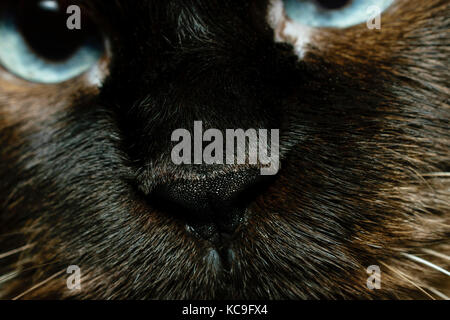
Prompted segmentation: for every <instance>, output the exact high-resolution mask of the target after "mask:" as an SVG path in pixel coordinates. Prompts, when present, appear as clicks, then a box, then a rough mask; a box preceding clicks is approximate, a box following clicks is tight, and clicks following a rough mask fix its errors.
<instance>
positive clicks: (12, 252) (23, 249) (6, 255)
mask: <svg viewBox="0 0 450 320" xmlns="http://www.w3.org/2000/svg"><path fill="white" fill-rule="evenodd" d="M33 246H34V244H27V245H26V246H23V247H20V248H17V249H14V250H11V251H8V252H5V253H2V254H0V259H4V258H7V257H9V256H12V255H13V254H16V253H19V252H23V251H25V250H28V249H30V248H32V247H33Z"/></svg>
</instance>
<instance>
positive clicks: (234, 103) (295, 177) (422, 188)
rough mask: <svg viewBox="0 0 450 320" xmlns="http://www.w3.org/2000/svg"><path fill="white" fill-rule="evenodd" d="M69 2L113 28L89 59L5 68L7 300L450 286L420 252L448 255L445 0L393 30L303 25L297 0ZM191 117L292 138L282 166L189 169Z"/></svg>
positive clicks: (426, 3)
mask: <svg viewBox="0 0 450 320" xmlns="http://www.w3.org/2000/svg"><path fill="white" fill-rule="evenodd" d="M356 1H357V0H356ZM26 2H27V1H25V3H26ZM73 2H74V3H76V4H77V5H79V7H80V8H81V11H82V12H83V15H82V30H83V26H89V28H91V29H87V31H86V29H84V30H85V31H86V32H87V34H88V35H84V36H85V37H89V36H90V35H89V32H91V31H92V30H100V31H101V32H100V33H99V34H96V35H95V37H93V38H92V39H98V37H100V38H101V37H103V35H104V37H103V39H105V42H104V44H103V46H100V47H96V48H95V50H97V51H95V52H97V53H99V52H100V54H101V55H98V56H97V59H96V60H94V62H95V63H92V64H91V65H90V67H89V68H86V70H83V72H81V73H80V74H79V75H77V76H73V77H71V76H70V73H68V71H67V70H68V68H71V67H70V66H71V65H70V64H67V65H66V66H65V67H64V68H63V69H56V67H54V65H50V66H49V67H47V66H45V68H46V69H45V68H44V67H40V69H39V68H38V69H37V70H36V72H35V73H31V72H29V70H30V68H33V64H34V63H35V61H34V60H24V61H28V62H27V63H24V64H23V66H21V68H16V69H15V70H14V71H16V72H12V70H11V68H12V67H14V66H12V65H5V63H3V65H1V66H0V148H1V149H0V220H1V224H0V228H1V230H0V249H1V251H0V257H1V258H0V259H1V260H0V272H1V273H0V279H2V280H0V297H2V298H9V297H15V296H19V297H21V298H44V297H52V298H64V297H72V296H75V297H77V298H122V299H124V298H174V299H179V298H202V299H204V298H206V299H208V298H236V299H240V298H275V299H277V298H405V297H409V298H414V297H420V298H426V297H427V296H428V297H430V296H432V297H436V298H439V297H440V298H442V297H445V295H449V294H450V292H449V287H450V286H449V281H448V277H447V276H446V275H445V273H442V272H439V271H436V270H434V269H433V268H431V267H429V266H426V265H424V264H423V263H420V260H418V259H416V261H413V260H412V259H415V258H421V259H424V260H427V261H429V262H432V263H434V264H436V265H439V266H441V267H442V268H444V269H445V267H446V265H445V264H447V266H448V263H449V261H448V259H446V258H445V255H446V254H447V255H448V253H449V235H450V229H449V218H450V213H449V203H448V199H449V195H450V193H449V187H450V184H449V180H448V178H449V175H448V169H449V143H450V136H449V128H448V126H449V123H448V121H449V105H448V103H449V90H448V85H449V80H450V79H449V72H448V59H449V47H448V43H449V40H450V38H449V31H448V30H449V28H450V23H449V19H448V17H449V14H450V4H449V3H448V1H446V0H420V1H419V0H417V1H408V0H396V1H394V3H393V4H392V5H391V6H390V7H389V8H387V9H386V10H385V11H384V13H383V15H382V21H381V29H369V28H368V26H367V24H366V22H365V21H364V22H362V23H355V24H353V25H352V26H348V27H346V28H338V27H333V26H329V27H327V28H322V27H319V26H312V25H310V26H309V27H306V26H305V25H304V24H302V21H301V20H300V21H299V20H296V19H297V18H296V19H294V17H293V16H289V13H291V12H296V9H299V8H297V7H295V6H296V5H299V6H300V4H296V3H295V1H281V0H273V1H264V0H245V1H235V2H233V1H212V0H204V1H203V0H195V1H194V0H171V1H156V0H139V1H137V0H136V1H129V0H117V1H99V0H95V1H73ZM332 2H333V1H329V2H328V3H329V4H330V3H332ZM341 2H342V1H334V3H335V4H336V3H341ZM382 2H383V1H382ZM1 3H2V5H1V6H0V8H1V10H2V12H6V13H5V14H3V15H0V17H1V19H7V18H6V16H8V15H11V14H12V15H14V14H18V13H17V12H19V11H20V10H22V11H20V12H24V11H23V10H25V9H23V8H20V9H17V7H14V8H13V9H11V7H10V4H11V2H10V1H2V2H1ZM28 3H30V2H28ZM47 3H52V1H50V2H48V1H47ZM311 3H312V2H311ZM21 5H24V4H23V2H22V4H21ZM65 5H66V3H65V2H64V1H61V2H59V6H60V7H64V6H65ZM313 5H315V6H318V5H319V4H318V3H314V4H313ZM24 6H25V7H27V6H28V5H24ZM292 6H294V9H292ZM287 7H289V10H287ZM27 8H28V9H30V7H27ZM64 8H65V7H64ZM28 9H27V10H28ZM300 9H301V8H300ZM34 10H37V11H36V12H37V14H35V15H32V16H33V17H35V18H36V19H37V20H38V21H39V19H43V17H42V18H39V17H40V16H39V15H40V14H43V13H42V11H46V10H52V9H51V6H50V7H48V8H47V9H45V10H44V9H43V8H41V9H36V8H35V9H34ZM60 10H61V8H60ZM291 10H293V11H291ZM305 10H306V9H305ZM336 10H344V9H341V8H338V9H336ZM297 11H298V12H303V11H302V10H297ZM331 11H332V10H331ZM36 12H35V13H36ZM46 14H48V12H47V13H46ZM63 14H65V10H64V12H63ZM25 16H26V15H25ZM30 16H31V15H30ZM300 16H301V15H300ZM83 19H84V20H83ZM337 19H338V18H337ZM325 20H327V19H325ZM14 21H15V22H11V23H22V24H24V25H25V26H20V27H21V29H16V31H15V32H22V33H25V32H26V30H32V31H34V29H33V28H34V27H30V26H27V25H26V24H27V23H31V22H30V21H28V20H27V19H17V20H14ZM18 21H20V22H18ZM89 21H92V25H91V24H90V22H89ZM327 21H330V20H327ZM3 22H4V21H3ZM41 22H42V21H41ZM83 23H84V24H83ZM94 24H95V25H96V27H95V28H94V27H93V25H94ZM5 25H6V24H5V23H3V26H2V27H1V28H0V42H2V37H6V35H5V34H6V33H8V32H11V30H12V29H8V28H7V27H5ZM86 28H87V27H86ZM5 30H9V31H5ZM19 30H22V31H19ZM38 31H39V29H36V31H35V32H38ZM48 32H49V33H51V30H50V31H48ZM54 32H57V31H54ZM61 32H62V31H61ZM64 32H67V30H65V31H64ZM64 32H62V35H61V34H60V35H54V34H52V35H51V36H52V37H60V38H58V39H60V40H61V39H66V38H64V37H67V33H64ZM92 32H94V31H92ZM31 33H33V32H31ZM99 35H102V36H99ZM29 37H33V36H32V35H31V36H30V35H29ZM29 40H30V39H29ZM30 41H31V44H34V45H36V46H39V48H38V49H39V50H40V51H38V52H37V53H36V52H35V55H36V54H41V55H45V54H47V55H49V54H52V53H54V52H55V50H56V51H57V50H62V49H64V45H66V46H69V48H70V45H73V44H70V43H69V44H68V43H67V42H64V40H61V43H63V45H62V47H63V48H62V49H61V48H60V47H61V46H60V47H58V46H57V45H55V43H54V42H52V41H47V42H46V41H44V40H43V39H41V38H38V39H34V40H33V39H31V40H30ZM33 41H34V42H33ZM69 42H70V41H69ZM58 43H59V42H58ZM46 46H48V47H46ZM11 48H12V49H11ZM99 48H101V49H99ZM1 49H2V50H6V49H5V48H1ZM13 49H14V46H12V47H9V49H8V50H9V51H5V52H6V53H8V54H9V55H11V54H12V55H13V56H14V57H17V55H19V54H21V53H20V52H19V53H14V52H11V50H13ZM28 49H30V48H28ZM31 49H33V48H31ZM34 49H36V48H34ZM92 50H94V49H92V48H91V51H88V53H89V54H88V57H89V58H92V57H95V54H94V53H93V51H92ZM99 50H100V51H99ZM6 53H5V54H6ZM0 58H2V54H1V52H0ZM58 58H59V59H60V63H66V62H67V61H68V60H69V59H72V58H71V56H70V55H61V56H59V57H58ZM5 59H6V58H4V59H3V61H9V60H7V59H6V60H5ZM11 59H12V58H11ZM0 61H1V59H0ZM11 61H16V60H11ZM61 61H62V62H61ZM73 61H75V62H76V61H77V60H72V62H73ZM83 61H84V62H86V61H89V59H88V60H83ZM16 63H17V61H16ZM80 64H81V65H82V63H80ZM15 67H17V66H15ZM43 68H44V69H45V72H43V71H42V70H43ZM24 70H25V71H24ZM74 70H75V71H76V68H75V69H74ZM75 71H74V72H75ZM21 72H25V73H24V75H26V76H19V75H21V74H22V73H21ZM27 77H28V79H27ZM39 77H41V78H39ZM51 77H53V78H51ZM44 78H45V79H47V80H48V79H52V81H47V82H48V83H42V82H43V81H39V80H43V79H44ZM194 121H202V122H203V126H204V129H205V130H206V129H208V128H217V129H219V130H222V131H223V130H225V129H228V128H230V129H238V128H243V129H249V128H256V129H279V132H280V137H279V145H280V170H279V172H278V174H277V175H276V176H272V177H263V178H261V179H260V177H259V176H258V177H256V175H255V172H258V169H259V168H260V167H259V166H258V165H256V166H250V165H248V166H247V165H237V166H227V165H214V166H208V165H182V166H177V165H175V164H174V163H173V161H172V159H171V150H172V148H173V147H174V143H173V142H172V141H171V135H172V133H173V131H174V130H175V129H178V128H185V129H187V130H188V131H192V128H193V124H194ZM214 188H215V189H214ZM199 208H203V209H202V210H200V209H199ZM205 208H206V209H205ZM197 211H199V212H200V213H198V212H197ZM205 212H208V214H206V216H207V217H206V218H205ZM211 212H213V214H212V215H209V213H211ZM216 212H220V214H218V215H216ZM223 221H225V222H223ZM11 250H15V251H11ZM70 265H76V266H79V268H80V270H81V276H82V278H81V280H82V282H81V290H69V289H68V288H67V286H66V279H67V277H68V275H67V273H66V270H67V268H68V267H69V266H70ZM370 266H378V267H379V268H380V271H381V277H382V278H381V279H382V282H381V288H380V289H374V290H370V289H368V287H367V278H368V277H369V276H370V274H368V273H367V269H368V268H369V267H370ZM46 279H47V280H48V281H46V282H44V283H42V281H43V280H46ZM39 283H40V284H41V285H39V286H37V287H35V288H34V289H33V290H31V291H27V289H29V288H32V287H33V286H34V285H36V284H39ZM23 293H25V294H23Z"/></svg>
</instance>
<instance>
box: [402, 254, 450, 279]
mask: <svg viewBox="0 0 450 320" xmlns="http://www.w3.org/2000/svg"><path fill="white" fill-rule="evenodd" d="M402 255H404V256H405V257H407V258H408V259H411V260H413V261H415V262H418V263H422V264H424V265H426V266H428V267H430V268H432V269H434V270H437V271H439V272H442V273H443V274H445V275H447V276H449V277H450V272H448V271H447V270H445V269H444V268H441V267H439V266H437V265H435V264H434V263H431V262H429V261H427V260H425V259H422V258H419V257H417V256H415V255H412V254H409V253H402Z"/></svg>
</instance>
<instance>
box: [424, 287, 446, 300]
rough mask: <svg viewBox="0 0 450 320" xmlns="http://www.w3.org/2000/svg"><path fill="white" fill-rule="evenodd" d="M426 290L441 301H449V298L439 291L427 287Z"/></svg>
mask: <svg viewBox="0 0 450 320" xmlns="http://www.w3.org/2000/svg"><path fill="white" fill-rule="evenodd" d="M427 289H428V290H430V291H431V292H433V293H434V294H435V295H437V296H438V297H439V298H441V299H444V300H450V297H448V296H446V295H445V294H443V293H442V292H440V291H439V290H436V289H435V288H431V287H427Z"/></svg>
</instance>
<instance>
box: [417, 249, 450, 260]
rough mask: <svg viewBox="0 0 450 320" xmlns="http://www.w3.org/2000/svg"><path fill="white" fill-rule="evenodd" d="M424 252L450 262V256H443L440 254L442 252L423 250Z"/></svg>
mask: <svg viewBox="0 0 450 320" xmlns="http://www.w3.org/2000/svg"><path fill="white" fill-rule="evenodd" d="M422 251H423V252H425V253H428V254H430V255H432V256H435V257H438V258H441V259H444V260H450V256H448V255H446V254H443V253H440V252H436V251H434V250H430V249H422Z"/></svg>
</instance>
